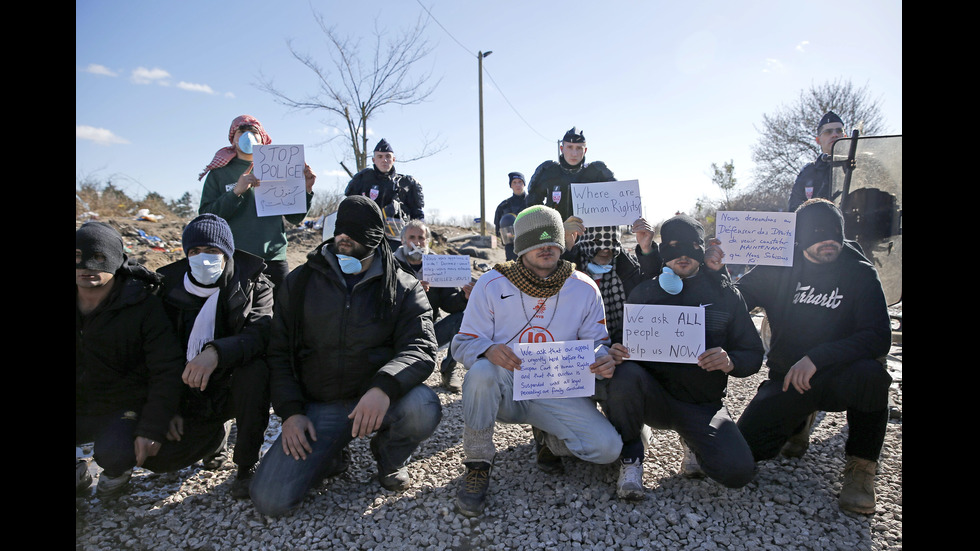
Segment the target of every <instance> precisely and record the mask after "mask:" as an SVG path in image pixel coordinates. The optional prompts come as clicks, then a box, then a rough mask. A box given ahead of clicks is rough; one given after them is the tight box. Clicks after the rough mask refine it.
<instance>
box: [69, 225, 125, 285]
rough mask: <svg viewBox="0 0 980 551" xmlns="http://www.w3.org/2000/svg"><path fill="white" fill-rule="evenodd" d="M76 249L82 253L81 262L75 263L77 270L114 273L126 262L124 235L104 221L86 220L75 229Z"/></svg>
mask: <svg viewBox="0 0 980 551" xmlns="http://www.w3.org/2000/svg"><path fill="white" fill-rule="evenodd" d="M75 249H77V250H79V251H81V253H82V259H81V262H76V263H75V269H76V270H80V269H85V270H97V271H99V272H107V273H110V274H114V273H116V270H118V269H119V268H120V267H121V266H122V265H123V264H124V263H125V262H126V250H125V246H124V245H123V240H122V236H121V235H119V232H118V231H116V229H115V228H113V227H112V226H110V225H108V224H105V223H103V222H86V223H85V224H83V225H82V227H80V228H78V229H77V230H75Z"/></svg>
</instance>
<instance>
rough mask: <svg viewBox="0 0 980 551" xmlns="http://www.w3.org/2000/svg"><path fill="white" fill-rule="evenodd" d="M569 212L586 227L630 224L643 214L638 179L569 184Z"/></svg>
mask: <svg viewBox="0 0 980 551" xmlns="http://www.w3.org/2000/svg"><path fill="white" fill-rule="evenodd" d="M571 187H572V214H573V215H575V216H578V217H579V218H581V219H582V223H583V225H584V226H585V227H587V228H594V227H596V226H620V225H623V224H626V225H632V224H633V222H634V221H636V219H637V218H640V217H642V216H643V209H642V207H641V205H640V182H639V180H623V181H621V182H600V183H592V184H572V185H571Z"/></svg>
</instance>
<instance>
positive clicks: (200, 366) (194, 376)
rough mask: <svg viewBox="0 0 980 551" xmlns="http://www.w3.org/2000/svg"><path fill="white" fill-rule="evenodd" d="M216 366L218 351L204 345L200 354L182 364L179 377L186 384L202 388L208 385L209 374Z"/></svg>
mask: <svg viewBox="0 0 980 551" xmlns="http://www.w3.org/2000/svg"><path fill="white" fill-rule="evenodd" d="M217 367H218V351H217V350H215V349H214V347H213V346H205V347H204V350H202V351H201V353H200V354H198V355H197V356H195V357H194V359H193V360H191V361H189V362H187V365H185V366H184V374H183V375H181V377H180V378H181V379H182V380H183V381H184V383H186V384H187V386H189V387H191V388H198V389H200V390H202V391H203V390H204V389H205V388H207V386H208V381H209V380H210V379H211V374H212V373H214V370H215V369H216V368H217Z"/></svg>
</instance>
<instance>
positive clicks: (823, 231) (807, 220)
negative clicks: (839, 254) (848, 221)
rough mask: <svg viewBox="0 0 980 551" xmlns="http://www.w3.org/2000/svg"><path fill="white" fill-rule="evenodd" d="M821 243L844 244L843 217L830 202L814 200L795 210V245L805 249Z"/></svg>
mask: <svg viewBox="0 0 980 551" xmlns="http://www.w3.org/2000/svg"><path fill="white" fill-rule="evenodd" d="M821 241H836V242H838V243H843V242H844V215H843V214H841V211H840V209H838V208H837V205H835V204H833V203H831V202H830V201H828V200H826V199H820V198H814V199H810V200H809V201H807V202H805V203H803V204H802V205H800V206H799V208H797V209H796V243H797V245H799V247H800V249H806V248H808V247H809V246H810V245H814V244H816V243H820V242H821Z"/></svg>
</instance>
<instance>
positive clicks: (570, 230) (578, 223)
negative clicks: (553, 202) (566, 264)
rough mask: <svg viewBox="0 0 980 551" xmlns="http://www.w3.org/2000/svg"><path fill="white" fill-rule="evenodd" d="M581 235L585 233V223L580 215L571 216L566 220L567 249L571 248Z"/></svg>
mask: <svg viewBox="0 0 980 551" xmlns="http://www.w3.org/2000/svg"><path fill="white" fill-rule="evenodd" d="M580 235H585V224H583V222H582V219H581V218H579V217H578V216H569V217H568V220H565V250H566V251H567V250H569V249H571V248H572V247H573V246H574V245H575V241H576V240H577V239H578V237H579V236H580Z"/></svg>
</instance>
